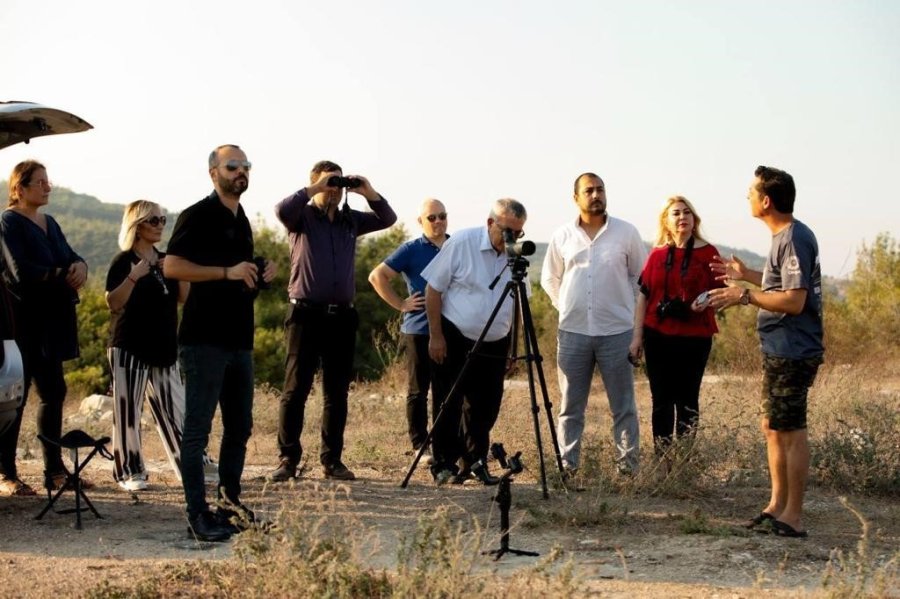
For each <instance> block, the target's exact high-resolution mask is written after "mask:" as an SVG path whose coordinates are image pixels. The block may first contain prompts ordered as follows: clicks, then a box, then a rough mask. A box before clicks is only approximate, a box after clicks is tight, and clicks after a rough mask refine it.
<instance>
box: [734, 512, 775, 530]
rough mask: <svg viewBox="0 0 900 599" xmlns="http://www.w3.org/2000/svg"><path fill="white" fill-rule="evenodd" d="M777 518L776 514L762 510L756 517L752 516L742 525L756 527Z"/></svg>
mask: <svg viewBox="0 0 900 599" xmlns="http://www.w3.org/2000/svg"><path fill="white" fill-rule="evenodd" d="M774 520H775V516H773V515H772V514H770V513H768V512H760V513H759V515H757V516H756V517H755V518H750V519H749V520H747V521H746V522H744V524H743V525H742V526H743V527H744V528H756V527H757V526H760V525H762V524H765V523H767V522H773V521H774Z"/></svg>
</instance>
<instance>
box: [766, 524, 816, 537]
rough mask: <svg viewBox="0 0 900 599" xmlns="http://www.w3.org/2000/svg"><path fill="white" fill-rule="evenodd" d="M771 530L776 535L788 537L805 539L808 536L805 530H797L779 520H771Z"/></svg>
mask: <svg viewBox="0 0 900 599" xmlns="http://www.w3.org/2000/svg"><path fill="white" fill-rule="evenodd" d="M772 532H773V533H775V536H776V537H789V538H792V539H805V538H806V537H807V536H809V535H808V533H807V532H806V531H805V530H797V529H796V528H794V527H793V526H791V525H790V524H785V523H784V522H782V521H781V520H772Z"/></svg>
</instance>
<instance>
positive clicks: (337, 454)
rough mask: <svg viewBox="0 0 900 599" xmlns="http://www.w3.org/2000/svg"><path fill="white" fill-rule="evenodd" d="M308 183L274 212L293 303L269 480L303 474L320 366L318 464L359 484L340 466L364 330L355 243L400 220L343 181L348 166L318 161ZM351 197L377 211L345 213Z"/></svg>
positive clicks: (373, 196) (370, 192)
mask: <svg viewBox="0 0 900 599" xmlns="http://www.w3.org/2000/svg"><path fill="white" fill-rule="evenodd" d="M309 180H310V185H309V186H308V187H305V188H303V189H301V190H299V191H297V192H296V193H294V194H291V195H290V196H288V197H287V198H285V199H284V200H282V201H281V202H279V203H278V205H277V206H276V207H275V214H276V215H277V216H278V220H280V221H281V222H282V224H284V226H285V227H286V228H287V230H288V240H289V241H290V245H291V276H290V279H289V281H288V294H289V299H290V304H289V305H288V313H287V318H286V319H285V344H286V346H287V361H286V365H285V373H284V389H283V391H282V396H281V408H280V411H279V414H278V448H279V452H280V460H281V461H280V463H279V465H278V468H277V469H276V470H274V471H273V472H272V473H271V474H269V480H272V481H275V482H279V481H285V480H288V479H290V478H294V477H295V476H296V475H297V466H298V464H299V463H300V457H301V454H302V451H303V449H302V447H301V446H300V432H301V431H302V429H303V415H304V411H305V408H306V399H307V397H308V396H309V392H310V390H311V389H312V383H313V378H314V377H315V374H316V371H317V370H318V369H319V364H320V363H321V367H322V387H323V391H324V399H323V406H322V441H321V443H322V445H321V448H320V451H319V460H320V461H321V463H322V468H323V470H324V474H325V478H331V479H338V480H353V479H355V478H356V476H355V475H354V474H353V472H352V471H351V470H350V469H349V468H347V466H345V465H344V463H343V461H342V460H341V456H342V454H343V451H344V427H345V426H346V424H347V392H348V390H349V388H350V379H351V377H352V375H353V354H354V351H355V349H356V328H357V325H358V324H359V317H358V315H357V313H356V310H355V309H354V307H353V296H354V293H355V281H354V273H355V270H356V267H355V260H356V239H357V237H360V236H362V235H365V234H366V233H371V232H373V231H379V230H381V229H386V228H388V227H390V226H391V225H393V224H394V222H396V220H397V215H396V214H394V211H393V209H391V207H390V206H389V205H388V203H387V201H385V199H384V198H383V197H382V196H381V195H380V194H379V193H378V192H376V191H375V190H374V189H373V188H372V185H371V184H370V183H369V181H368V179H366V178H365V177H360V176H352V177H344V175H343V172H342V171H341V167H340V166H338V165H337V164H335V163H333V162H329V161H327V160H323V161H320V162H317V163H316V164H315V165H314V166H313V168H312V171H311V172H310V175H309ZM344 190H348V191H351V192H353V193H357V194H359V195H361V196H363V197H364V198H366V201H367V202H368V203H369V207H370V208H371V209H372V211H371V212H368V211H367V212H363V211H360V210H351V209H350V207H349V206H348V205H347V203H346V202H344V205H343V206H342V207H340V208H339V207H338V206H339V204H340V202H341V198H342V197H343V196H344V195H345V194H346V192H345V191H344Z"/></svg>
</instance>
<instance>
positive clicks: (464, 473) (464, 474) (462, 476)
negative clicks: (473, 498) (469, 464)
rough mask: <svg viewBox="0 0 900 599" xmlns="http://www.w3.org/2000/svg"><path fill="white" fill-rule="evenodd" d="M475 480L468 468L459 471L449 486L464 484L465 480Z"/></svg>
mask: <svg viewBox="0 0 900 599" xmlns="http://www.w3.org/2000/svg"><path fill="white" fill-rule="evenodd" d="M473 478H475V475H474V474H472V470H471V469H469V468H463V469H462V470H460V472H459V474H457V475H456V476H454V477H453V478H451V479H450V484H451V485H462V484H465V482H466V481H467V480H472V479H473Z"/></svg>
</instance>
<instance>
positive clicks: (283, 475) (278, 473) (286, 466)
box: [266, 458, 297, 483]
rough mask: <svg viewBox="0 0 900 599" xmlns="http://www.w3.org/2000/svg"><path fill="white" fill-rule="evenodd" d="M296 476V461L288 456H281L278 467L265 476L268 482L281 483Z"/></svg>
mask: <svg viewBox="0 0 900 599" xmlns="http://www.w3.org/2000/svg"><path fill="white" fill-rule="evenodd" d="M296 476H297V462H296V461H294V460H292V459H290V458H281V462H280V463H279V464H278V468H276V469H275V470H273V471H272V472H270V473H269V475H268V476H266V479H267V480H268V481H269V482H273V483H283V482H284V481H286V480H290V479H292V478H295V477H296Z"/></svg>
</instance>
